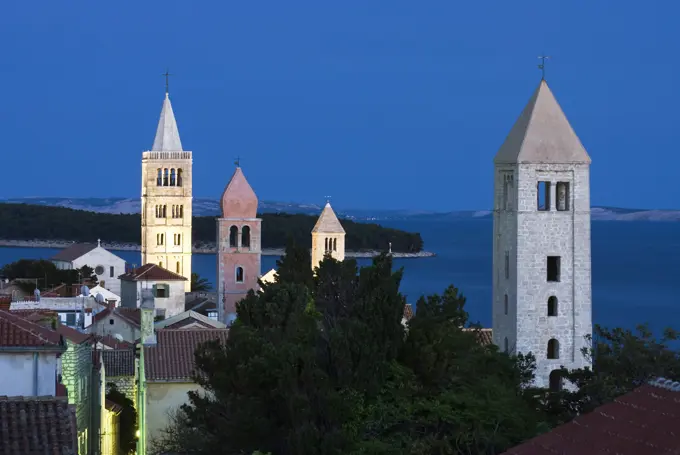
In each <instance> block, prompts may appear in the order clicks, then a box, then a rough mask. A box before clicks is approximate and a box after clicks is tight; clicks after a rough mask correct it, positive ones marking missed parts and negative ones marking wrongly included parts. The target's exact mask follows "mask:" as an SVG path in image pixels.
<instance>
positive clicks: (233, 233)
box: [229, 226, 238, 248]
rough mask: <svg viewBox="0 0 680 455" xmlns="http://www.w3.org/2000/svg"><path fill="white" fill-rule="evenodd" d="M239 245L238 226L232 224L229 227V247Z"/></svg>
mask: <svg viewBox="0 0 680 455" xmlns="http://www.w3.org/2000/svg"><path fill="white" fill-rule="evenodd" d="M237 246H238V228H237V227H236V226H232V227H230V228H229V247H231V248H236V247H237Z"/></svg>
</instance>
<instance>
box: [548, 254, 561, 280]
mask: <svg viewBox="0 0 680 455" xmlns="http://www.w3.org/2000/svg"><path fill="white" fill-rule="evenodd" d="M547 269H548V276H547V279H548V281H553V282H555V281H560V257H559V256H548V267H547Z"/></svg>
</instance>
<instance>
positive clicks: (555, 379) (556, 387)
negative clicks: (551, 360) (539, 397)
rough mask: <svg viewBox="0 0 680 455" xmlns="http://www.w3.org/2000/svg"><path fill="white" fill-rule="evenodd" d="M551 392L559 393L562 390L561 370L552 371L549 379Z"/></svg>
mask: <svg viewBox="0 0 680 455" xmlns="http://www.w3.org/2000/svg"><path fill="white" fill-rule="evenodd" d="M549 382H550V390H552V391H553V392H557V391H560V390H562V374H560V370H552V371H551V372H550V377H549Z"/></svg>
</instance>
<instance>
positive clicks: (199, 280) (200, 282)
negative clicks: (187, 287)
mask: <svg viewBox="0 0 680 455" xmlns="http://www.w3.org/2000/svg"><path fill="white" fill-rule="evenodd" d="M210 289H211V286H210V282H209V281H208V279H207V278H203V277H201V276H200V275H199V274H198V273H195V272H192V273H191V291H192V292H201V291H209V290H210Z"/></svg>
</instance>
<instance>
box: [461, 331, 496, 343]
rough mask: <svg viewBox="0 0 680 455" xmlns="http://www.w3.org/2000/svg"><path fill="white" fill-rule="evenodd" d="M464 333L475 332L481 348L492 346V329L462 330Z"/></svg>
mask: <svg viewBox="0 0 680 455" xmlns="http://www.w3.org/2000/svg"><path fill="white" fill-rule="evenodd" d="M463 331H464V332H477V341H479V344H481V345H482V346H488V345H490V344H493V329H479V328H464V329H463Z"/></svg>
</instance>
